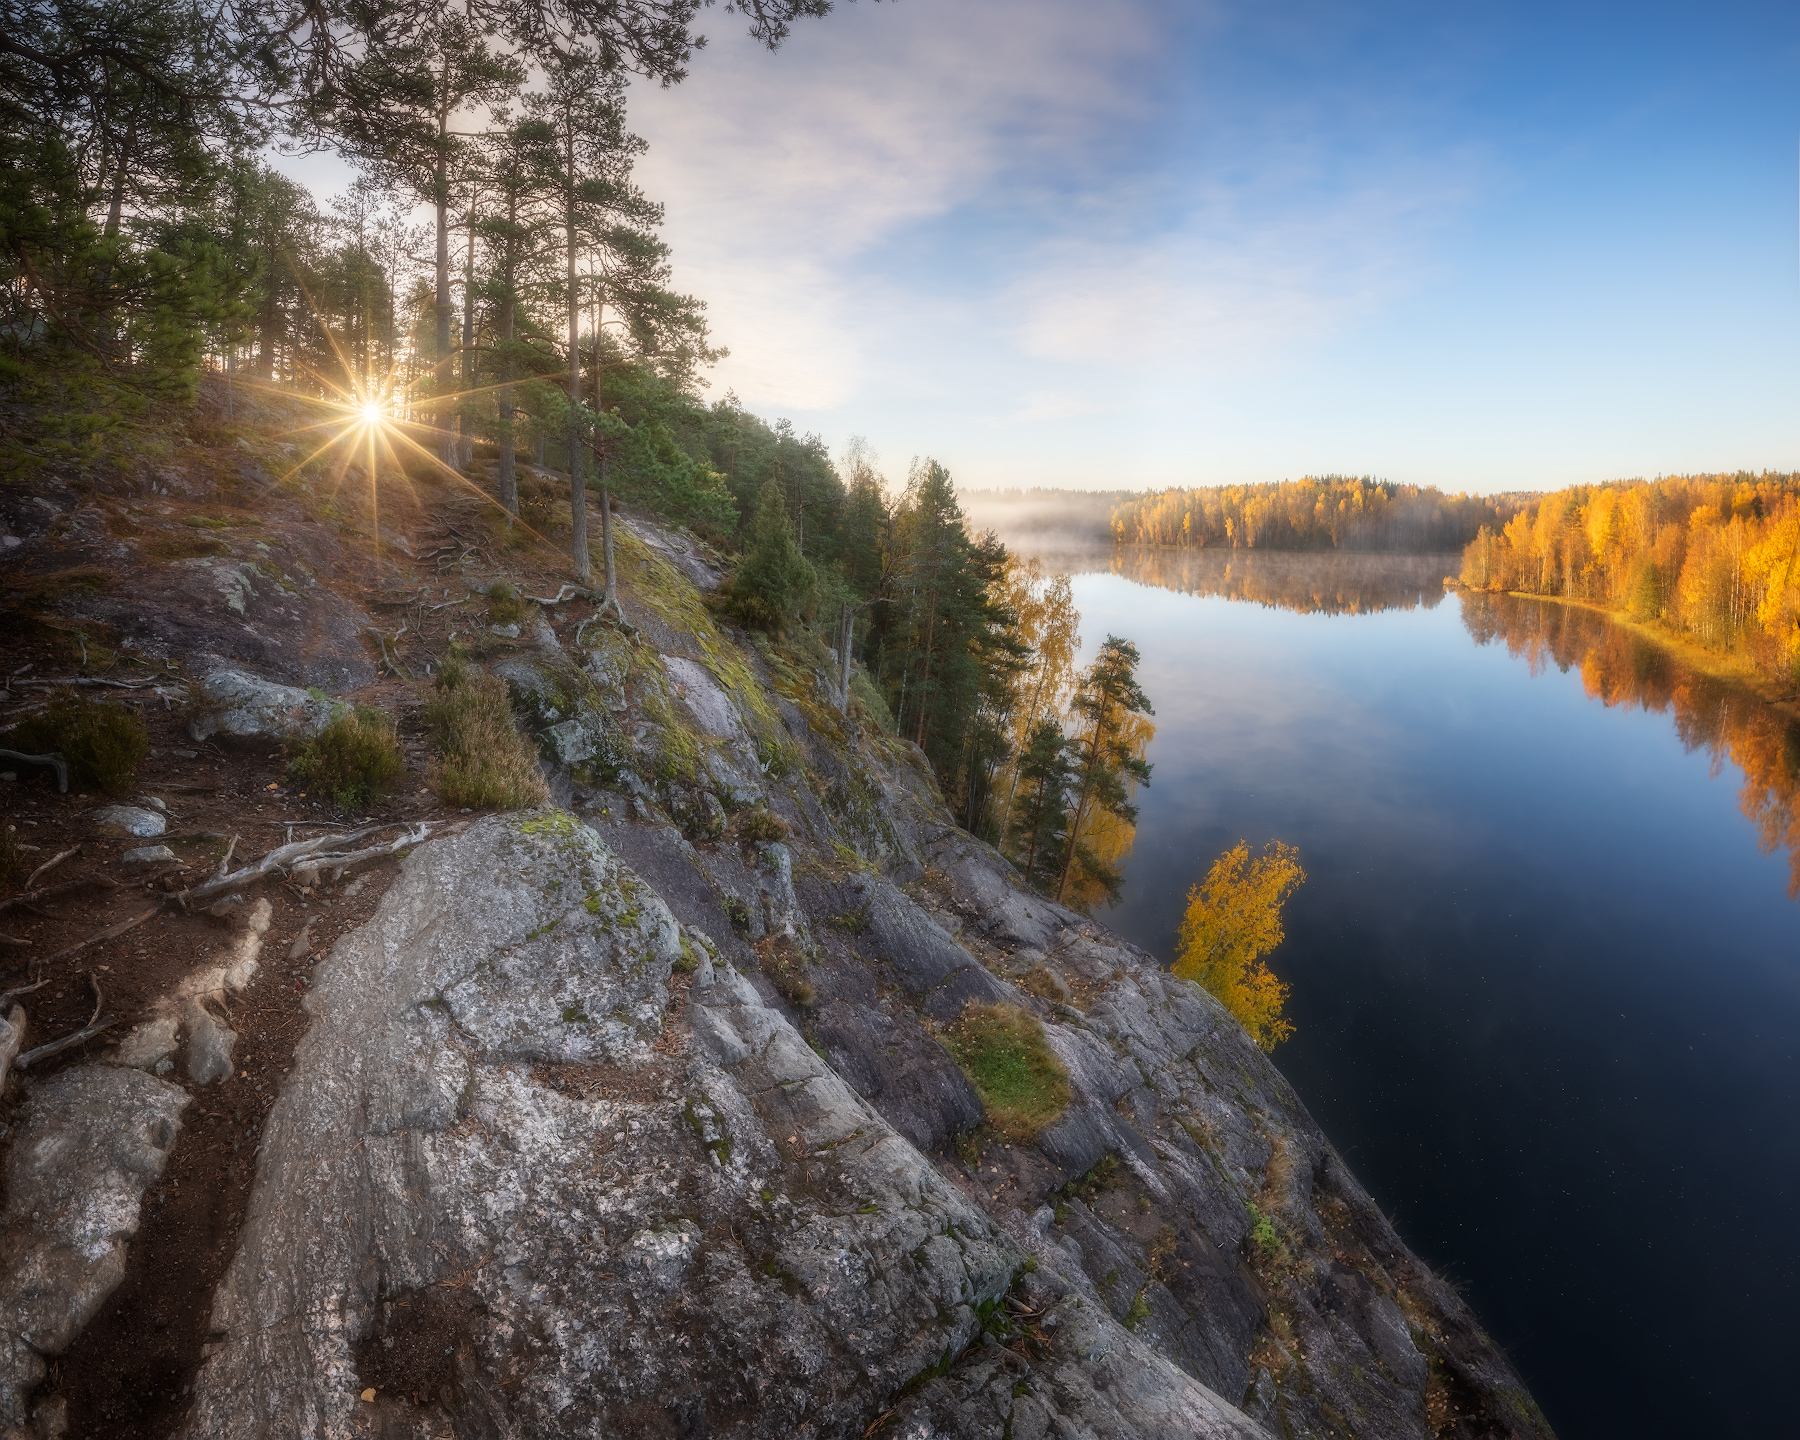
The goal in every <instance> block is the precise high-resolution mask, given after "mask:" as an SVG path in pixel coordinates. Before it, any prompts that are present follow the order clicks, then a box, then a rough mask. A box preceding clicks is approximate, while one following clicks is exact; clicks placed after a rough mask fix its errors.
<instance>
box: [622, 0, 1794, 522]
mask: <svg viewBox="0 0 1800 1440" xmlns="http://www.w3.org/2000/svg"><path fill="white" fill-rule="evenodd" d="M704 28H705V29H706V30H707V32H708V34H709V38H710V44H709V45H708V46H707V48H706V49H705V50H704V51H702V52H701V54H700V55H699V56H698V57H697V58H696V61H695V63H694V65H693V66H692V70H691V74H690V76H689V78H688V79H687V80H686V81H684V82H683V83H682V84H680V85H678V86H675V87H671V88H668V89H658V88H656V87H654V86H650V85H643V84H639V85H636V86H634V87H633V91H632V96H631V113H632V122H633V127H634V128H635V129H636V130H638V132H639V133H640V134H642V135H643V136H644V138H645V139H646V140H647V141H648V142H649V145H650V149H649V152H648V154H647V155H646V156H645V158H644V160H643V161H642V162H641V163H640V168H639V178H640V180H641V182H642V184H643V186H644V188H645V189H646V190H647V191H648V193H649V194H650V195H651V196H653V197H655V198H657V199H659V200H661V201H662V202H663V203H664V204H665V205H666V207H667V220H666V225H665V228H664V236H665V238H666V239H667V240H668V241H669V242H670V243H671V245H672V246H673V247H674V258H675V267H676V268H675V280H676V284H677V286H678V288H680V289H683V290H687V291H691V292H692V293H694V294H696V295H698V296H700V297H701V298H703V299H704V300H705V301H706V302H707V304H708V306H709V314H710V317H711V320H712V325H713V333H714V339H715V341H716V342H718V343H722V344H724V345H725V346H727V347H729V349H730V351H731V354H730V356H729V358H727V359H726V360H725V361H724V362H722V363H721V364H720V365H719V366H718V367H717V368H716V370H715V371H714V372H713V374H712V376H711V380H712V387H713V388H712V392H711V393H712V394H714V395H722V394H723V393H725V391H726V390H728V389H729V390H732V391H735V393H736V394H737V396H738V397H739V399H740V400H741V401H742V402H743V403H744V404H745V405H746V406H747V407H748V408H749V409H751V410H753V411H755V412H757V413H759V414H762V415H765V416H767V417H769V418H771V419H773V418H775V417H778V416H784V417H787V418H789V419H791V420H792V421H793V422H794V424H795V426H796V427H797V428H799V429H800V430H801V431H814V432H817V433H819V434H820V435H821V436H823V437H824V439H825V441H826V443H827V444H828V445H829V446H830V447H831V449H832V450H833V452H834V453H837V452H841V450H842V448H843V446H844V445H845V443H846V442H847V441H848V439H849V438H850V437H851V436H853V435H859V436H862V437H865V438H866V439H867V441H868V442H869V443H870V444H871V445H872V446H873V447H874V449H875V450H876V452H877V453H878V454H879V456H880V457H881V462H882V467H883V468H884V469H885V470H886V471H887V472H888V474H889V475H890V476H893V477H895V478H898V477H900V476H903V475H904V473H905V470H906V466H907V463H908V461H909V460H910V459H911V458H912V457H913V456H915V455H930V456H932V457H934V458H936V459H938V460H940V461H942V462H943V463H944V464H945V465H946V466H948V467H949V469H950V471H951V473H952V474H953V475H954V476H955V477H956V479H957V481H958V482H959V483H960V484H961V485H963V486H964V487H966V488H988V487H1002V486H1004V487H1013V486H1051V487H1079V488H1119V487H1129V488H1143V487H1154V486H1166V485H1197V484H1217V483H1236V482H1243V481H1264V480H1280V479H1286V478H1297V477H1299V476H1301V475H1307V474H1315V475H1316V474H1367V475H1375V476H1378V477H1381V478H1384V479H1390V480H1397V481H1407V482H1413V483H1419V484H1436V485H1440V486H1442V487H1444V488H1445V489H1449V490H1473V491H1483V492H1485V491H1493V490H1508V489H1545V488H1552V487H1555V486H1559V485H1564V484H1569V483H1576V482H1584V481H1595V480H1603V479H1609V478H1618V477H1628V476H1637V475H1645V476H1650V475H1656V474H1666V473H1677V472H1684V471H1693V470H1730V469H1739V468H1743V469H1751V470H1757V469H1765V468H1768V469H1788V470H1791V469H1800V431H1797V429H1796V425H1795V401H1796V399H1797V398H1800V344H1797V343H1796V341H1800V86H1797V85H1796V83H1795V82H1796V80H1797V79H1800V11H1797V10H1796V9H1795V8H1794V7H1792V6H1791V5H1790V6H1778V5H1766V6H1759V5H1731V4H1712V5H1699V4H1692V5H1683V6H1675V5H1656V4H1642V3H1640V4H1634V5H1631V6H1625V5H1616V6H1613V5H1597V4H1568V3H1564V4H1558V5H1548V4H1533V3H1514V4H1509V5H1493V4H1488V5H1475V4H1470V3H1465V0H1437V3H1433V4H1414V3H1389V4H1366V3H1364V4H1359V3H1354V0H1350V3H1345V0H1338V3H1318V4H1310V3H1288V0H1263V3H1255V4H1252V3H1246V0H1218V3H1207V0H1201V3H1193V0H1189V3H1169V0H886V3H871V0H858V3H853V4H840V5H839V8H838V9H837V10H836V11H835V13H833V14H832V15H830V16H829V17H827V18H825V19H822V20H813V21H807V22H804V23H802V24H800V25H798V26H797V27H796V28H795V30H794V33H793V35H792V36H791V38H790V39H789V41H788V42H787V44H786V45H784V46H783V47H782V49H781V50H779V51H778V52H776V53H773V54H771V53H769V52H767V51H765V50H762V49H760V48H759V47H757V46H756V45H755V44H754V43H752V42H751V41H750V40H749V39H748V38H746V37H745V36H744V35H743V33H742V30H743V27H742V24H741V22H740V19H739V17H737V16H734V15H731V14H728V13H725V12H723V11H722V10H713V11H710V12H707V14H706V16H705V27H704Z"/></svg>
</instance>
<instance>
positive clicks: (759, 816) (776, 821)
mask: <svg viewBox="0 0 1800 1440" xmlns="http://www.w3.org/2000/svg"><path fill="white" fill-rule="evenodd" d="M738 833H739V834H740V835H742V836H743V837H744V838H745V839H746V840H749V841H751V842H752V843H754V844H762V843H763V842H765V841H771V840H785V839H787V838H788V827H787V822H786V821H785V820H783V819H782V818H781V817H780V816H779V815H777V814H775V813H773V812H772V811H769V810H762V809H757V810H746V811H745V812H744V814H743V817H742V818H741V819H740V820H739V821H738Z"/></svg>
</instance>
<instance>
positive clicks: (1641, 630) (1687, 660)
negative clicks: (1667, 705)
mask: <svg viewBox="0 0 1800 1440" xmlns="http://www.w3.org/2000/svg"><path fill="white" fill-rule="evenodd" d="M1444 588H1445V589H1446V590H1463V591H1467V592H1468V593H1469V594H1472V595H1492V594H1506V595H1510V596H1511V597H1512V598H1513V599H1515V600H1538V601H1542V602H1544V603H1546V604H1551V605H1569V606H1573V607H1574V608H1576V609H1578V610H1590V611H1592V612H1593V613H1594V614H1596V615H1600V616H1602V617H1604V618H1605V619H1606V620H1607V622H1608V623H1609V624H1613V625H1617V626H1618V627H1619V628H1620V629H1622V630H1627V631H1629V632H1630V633H1632V634H1633V635H1636V636H1637V637H1639V638H1640V639H1642V640H1647V641H1648V642H1649V643H1650V644H1652V645H1655V646H1657V647H1658V648H1659V649H1661V650H1664V651H1666V652H1667V653H1668V654H1669V655H1670V656H1671V657H1672V658H1674V659H1676V660H1678V661H1680V662H1681V663H1682V664H1683V665H1685V666H1687V667H1688V669H1690V670H1693V671H1696V672H1698V673H1699V674H1702V675H1705V676H1707V677H1708V678H1709V679H1713V680H1722V681H1724V682H1725V683H1727V684H1730V685H1736V686H1738V687H1739V688H1740V689H1744V690H1748V691H1750V692H1751V693H1752V694H1754V695H1755V696H1756V697H1757V698H1758V699H1759V700H1761V701H1762V702H1763V703H1764V704H1766V705H1769V706H1771V707H1773V708H1774V709H1777V710H1781V711H1783V712H1785V713H1786V714H1789V715H1792V716H1794V717H1795V718H1796V719H1800V691H1795V690H1794V689H1793V688H1792V687H1787V688H1783V687H1782V685H1781V682H1779V681H1777V680H1775V679H1774V678H1773V677H1771V676H1769V675H1767V674H1765V673H1764V672H1763V671H1761V670H1758V669H1757V668H1756V666H1755V663H1754V662H1753V661H1752V660H1751V659H1750V657H1749V656H1748V655H1743V654H1725V653H1721V652H1720V651H1717V650H1708V649H1707V648H1706V647H1705V646H1704V645H1699V644H1696V643H1695V642H1694V641H1692V640H1686V639H1683V638H1682V637H1681V636H1679V635H1676V634H1674V633H1672V632H1671V631H1668V630H1665V629H1663V628H1662V627H1660V626H1658V625H1654V624H1652V623H1650V622H1647V621H1643V620H1633V619H1632V618H1631V617H1630V616H1628V615H1626V614H1624V613H1623V612H1622V611H1619V610H1614V609H1612V608H1610V607H1609V606H1606V605H1601V604H1599V603H1598V602H1596V601H1593V600H1576V599H1573V598H1571V597H1570V596H1567V595H1539V594H1536V593H1534V592H1532V591H1530V590H1506V591H1492V590H1477V589H1475V588H1474V587H1473V586H1469V585H1464V584H1463V583H1462V582H1461V581H1459V580H1453V579H1449V578H1448V577H1447V578H1446V580H1445V584H1444Z"/></svg>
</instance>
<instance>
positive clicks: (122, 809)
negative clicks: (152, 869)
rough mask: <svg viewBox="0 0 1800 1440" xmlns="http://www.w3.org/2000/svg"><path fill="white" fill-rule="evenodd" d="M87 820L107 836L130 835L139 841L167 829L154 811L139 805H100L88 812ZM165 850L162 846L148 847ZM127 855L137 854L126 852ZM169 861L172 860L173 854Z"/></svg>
mask: <svg viewBox="0 0 1800 1440" xmlns="http://www.w3.org/2000/svg"><path fill="white" fill-rule="evenodd" d="M88 819H90V820H92V821H93V822H94V824H95V825H97V826H98V827H99V828H100V829H101V830H103V831H104V832H105V833H106V834H108V835H130V836H134V837H136V838H137V839H140V840H148V839H151V838H152V837H154V836H157V835H161V834H162V833H163V832H164V831H165V830H167V829H168V828H169V822H168V820H167V819H165V818H164V817H163V816H162V815H160V814H159V813H157V812H156V811H155V810H146V809H144V808H143V807H142V806H141V805H102V806H100V807H99V808H98V809H95V810H90V811H88ZM149 848H152V849H157V850H167V849H168V847H167V846H164V845H157V846H152V847H149ZM126 853H127V855H128V856H129V855H133V854H136V853H138V852H137V851H127V852H126ZM169 858H170V859H173V858H174V855H173V852H171V853H170V857H169Z"/></svg>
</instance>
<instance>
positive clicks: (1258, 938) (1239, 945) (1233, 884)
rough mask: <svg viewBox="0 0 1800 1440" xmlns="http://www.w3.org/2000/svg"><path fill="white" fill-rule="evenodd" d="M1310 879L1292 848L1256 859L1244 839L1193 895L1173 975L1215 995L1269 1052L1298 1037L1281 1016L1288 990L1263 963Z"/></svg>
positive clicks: (1280, 847) (1278, 847) (1275, 844)
mask: <svg viewBox="0 0 1800 1440" xmlns="http://www.w3.org/2000/svg"><path fill="white" fill-rule="evenodd" d="M1305 880H1306V872H1305V871H1304V870H1302V869H1301V868H1300V852H1299V851H1298V850H1297V849H1295V848H1294V847H1293V846H1292V845H1284V844H1282V843H1281V842H1280V841H1279V840H1276V841H1271V842H1270V844H1269V845H1268V846H1267V847H1266V848H1265V849H1264V850H1263V853H1262V854H1261V855H1259V856H1257V857H1256V858H1255V859H1254V860H1252V859H1251V858H1250V847H1249V845H1248V844H1246V843H1245V842H1244V841H1242V840H1240V841H1238V843H1237V844H1236V845H1234V846H1232V847H1231V849H1229V850H1227V851H1226V852H1225V853H1224V854H1223V855H1221V856H1220V857H1219V858H1218V859H1217V860H1215V861H1213V865H1212V869H1210V870H1208V871H1207V872H1206V878H1205V879H1204V880H1202V881H1201V882H1200V883H1199V884H1198V885H1196V886H1194V888H1193V889H1191V890H1189V891H1188V902H1187V913H1186V914H1184V915H1183V916H1182V919H1181V932H1180V936H1179V940H1178V945H1179V953H1178V954H1177V956H1176V960H1175V964H1174V967H1173V969H1174V973H1175V974H1176V975H1178V976H1180V977H1181V978H1182V979H1183V980H1194V981H1197V982H1198V983H1199V984H1201V985H1203V986H1204V987H1205V988H1206V989H1208V990H1210V991H1211V992H1212V993H1213V994H1214V995H1215V996H1217V997H1218V999H1219V1002H1220V1003H1221V1004H1222V1005H1224V1007H1225V1008H1226V1009H1227V1010H1229V1011H1230V1012H1231V1015H1232V1017H1233V1018H1234V1019H1235V1020H1236V1021H1237V1022H1238V1023H1239V1024H1240V1025H1242V1026H1243V1027H1244V1029H1245V1030H1246V1031H1248V1032H1249V1035H1250V1038H1251V1039H1252V1040H1254V1041H1255V1042H1256V1043H1257V1044H1258V1045H1260V1046H1261V1047H1262V1048H1263V1049H1264V1050H1273V1049H1274V1048H1275V1047H1276V1046H1277V1045H1278V1044H1280V1043H1281V1042H1282V1041H1283V1040H1285V1039H1287V1038H1288V1036H1290V1035H1292V1034H1293V1033H1294V1027H1293V1025H1292V1024H1290V1023H1289V1022H1288V1021H1287V1020H1285V1019H1283V1018H1282V1014H1281V1011H1282V1007H1283V1006H1284V1005H1285V1004H1286V1003H1287V997H1288V986H1287V985H1286V983H1285V982H1283V981H1281V980H1279V979H1277V978H1276V977H1275V975H1274V973H1273V972H1272V971H1271V970H1270V969H1269V967H1268V966H1267V965H1265V964H1264V963H1263V960H1262V957H1263V956H1264V955H1266V954H1267V953H1268V952H1269V951H1271V950H1273V949H1274V948H1275V947H1276V946H1277V945H1279V944H1280V943H1281V941H1282V937H1283V935H1284V934H1285V932H1284V931H1283V930H1282V928H1281V907H1282V906H1283V905H1284V904H1285V903H1286V901H1287V898H1288V896H1289V895H1291V894H1293V892H1294V891H1295V890H1296V889H1297V888H1298V887H1299V886H1300V885H1301V884H1302V883H1304V881H1305Z"/></svg>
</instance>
